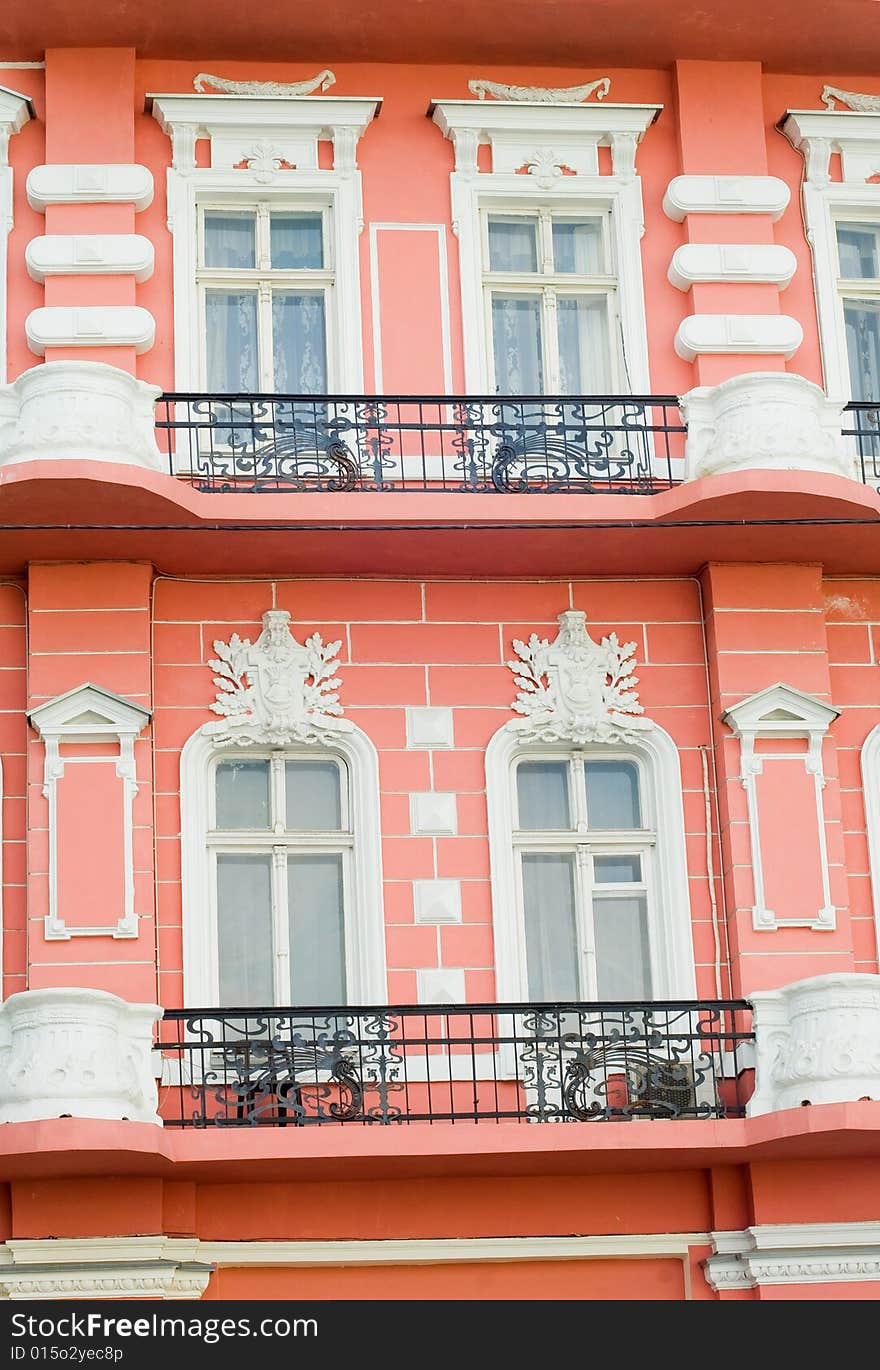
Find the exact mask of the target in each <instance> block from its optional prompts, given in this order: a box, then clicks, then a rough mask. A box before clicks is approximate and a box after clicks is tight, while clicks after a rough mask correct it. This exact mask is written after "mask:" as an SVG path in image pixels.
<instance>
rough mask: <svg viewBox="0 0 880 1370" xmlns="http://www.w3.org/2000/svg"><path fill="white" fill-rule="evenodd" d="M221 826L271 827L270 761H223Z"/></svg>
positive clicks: (219, 774)
mask: <svg viewBox="0 0 880 1370" xmlns="http://www.w3.org/2000/svg"><path fill="white" fill-rule="evenodd" d="M215 783H216V794H217V827H218V828H262V829H265V828H268V827H269V763H268V761H221V762H220V764H219V766H218V767H217V772H216V781H215Z"/></svg>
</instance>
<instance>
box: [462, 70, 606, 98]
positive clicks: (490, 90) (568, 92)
mask: <svg viewBox="0 0 880 1370" xmlns="http://www.w3.org/2000/svg"><path fill="white" fill-rule="evenodd" d="M610 89H611V81H610V80H609V78H608V77H607V76H600V77H599V79H598V80H597V81H589V82H587V84H586V85H583V86H557V87H547V86H508V85H504V84H503V83H501V82H499V81H484V80H482V78H480V79H477V80H474V81H468V90H469V91H470V93H471V95H476V97H477V99H478V100H485V98H486V96H487V95H491V96H492V97H493V98H494V99H495V100H514V101H516V102H525V101H528V102H529V103H530V104H538V105H568V104H580V102H581V101H582V100H586V99H588V98H589V97H590V96H591V95H592V94H593V92H594V91H595V93H596V99H597V100H604V99H605V96H606V95H607V94H608V92H609V90H610Z"/></svg>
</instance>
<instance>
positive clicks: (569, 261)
mask: <svg viewBox="0 0 880 1370" xmlns="http://www.w3.org/2000/svg"><path fill="white" fill-rule="evenodd" d="M604 255H605V254H604V252H603V248H602V221H601V219H554V221H553V268H554V270H555V271H559V272H563V273H566V274H567V273H568V272H573V273H577V275H579V276H597V275H599V274H601V273H602V272H604V270H605V262H604Z"/></svg>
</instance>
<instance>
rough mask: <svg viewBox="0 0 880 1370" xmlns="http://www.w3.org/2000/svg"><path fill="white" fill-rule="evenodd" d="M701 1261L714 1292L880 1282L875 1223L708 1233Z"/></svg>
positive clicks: (780, 1226) (791, 1225) (794, 1225)
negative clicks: (709, 1239)
mask: <svg viewBox="0 0 880 1370" xmlns="http://www.w3.org/2000/svg"><path fill="white" fill-rule="evenodd" d="M711 1237H712V1246H713V1248H714V1253H713V1255H711V1256H709V1257H708V1258H707V1259H706V1260H705V1261H704V1262H703V1268H704V1270H705V1272H706V1279H707V1280H708V1282H709V1285H710V1287H711V1288H712V1289H714V1290H715V1291H716V1293H717V1292H720V1291H723V1290H728V1289H754V1288H755V1287H756V1286H758V1287H759V1286H763V1285H768V1284H770V1285H772V1284H775V1285H793V1284H838V1283H841V1282H846V1283H853V1282H854V1281H863V1280H880V1223H878V1222H865V1223H767V1224H765V1225H763V1226H759V1227H747V1228H746V1229H745V1230H744V1231H742V1232H713V1233H712V1234H711Z"/></svg>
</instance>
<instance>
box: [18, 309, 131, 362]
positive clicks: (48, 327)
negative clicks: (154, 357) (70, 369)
mask: <svg viewBox="0 0 880 1370" xmlns="http://www.w3.org/2000/svg"><path fill="white" fill-rule="evenodd" d="M24 331H25V336H26V337H27V342H28V347H29V348H30V349H31V351H32V352H35V353H36V355H37V356H38V357H42V356H43V355H44V354H45V351H46V348H47V347H133V348H134V350H135V352H138V353H140V352H148V351H149V349H150V348H151V347H152V346H153V343H154V342H155V339H156V320H155V319H154V318H153V316H152V314H151V313H150V311H149V310H148V309H141V307H140V305H127V304H107V305H85V306H83V307H82V308H79V307H78V306H73V305H50V306H44V307H43V308H42V309H32V310H31V312H30V314H28V316H27V318H26V319H25V324H24Z"/></svg>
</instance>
